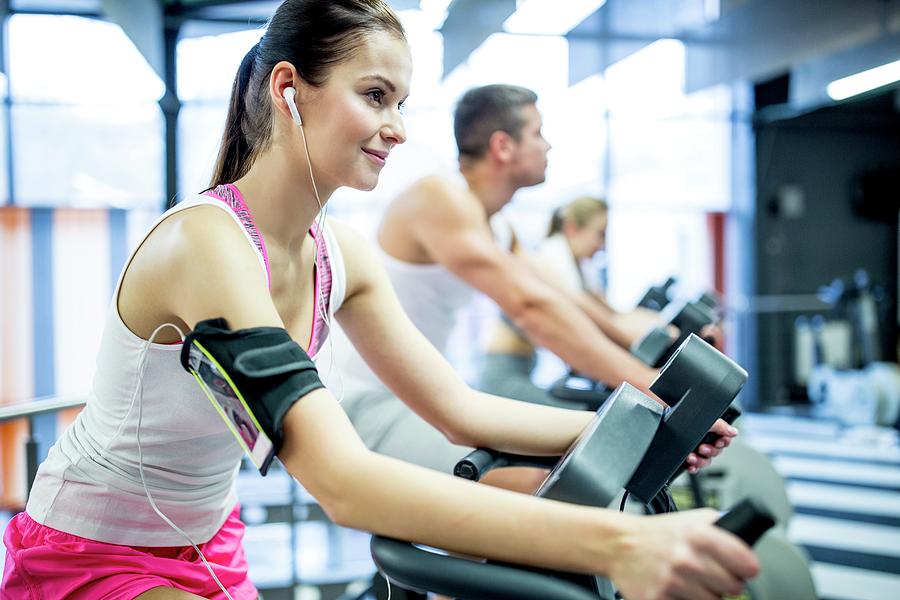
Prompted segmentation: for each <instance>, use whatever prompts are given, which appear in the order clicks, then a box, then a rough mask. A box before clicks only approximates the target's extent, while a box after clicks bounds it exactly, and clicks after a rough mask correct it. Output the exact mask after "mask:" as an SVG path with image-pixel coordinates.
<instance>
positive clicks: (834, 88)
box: [819, 60, 900, 100]
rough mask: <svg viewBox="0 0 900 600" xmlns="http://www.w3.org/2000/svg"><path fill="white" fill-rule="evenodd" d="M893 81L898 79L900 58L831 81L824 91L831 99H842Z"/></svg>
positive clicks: (899, 79)
mask: <svg viewBox="0 0 900 600" xmlns="http://www.w3.org/2000/svg"><path fill="white" fill-rule="evenodd" d="M895 81H900V60H896V61H894V62H892V63H888V64H886V65H881V66H880V67H875V68H874V69H869V70H868V71H863V72H861V73H857V74H856V75H850V76H849V77H844V78H843V79H837V80H835V81H832V82H831V83H829V84H828V87H826V88H825V91H827V92H828V96H829V97H830V98H831V99H832V100H844V99H846V98H849V97H851V96H856V95H858V94H862V93H863V92H868V91H869V90H874V89H875V88H879V87H881V86H883V85H887V84H889V83H894V82H895ZM820 85H821V84H820ZM819 89H822V88H819Z"/></svg>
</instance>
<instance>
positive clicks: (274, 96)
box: [269, 60, 306, 122]
mask: <svg viewBox="0 0 900 600" xmlns="http://www.w3.org/2000/svg"><path fill="white" fill-rule="evenodd" d="M288 88H292V89H293V90H294V92H293V93H291V92H287V93H286V92H285V90H287V89H288ZM305 88H306V85H305V83H304V82H303V80H302V79H300V75H298V74H297V69H295V68H294V65H292V64H291V63H289V62H288V61H286V60H283V61H281V62H278V63H276V64H275V66H274V67H272V74H271V75H270V76H269V99H270V100H271V102H272V105H273V106H274V107H275V110H277V111H278V113H279V114H281V115H283V116H285V117H287V118H289V119H291V120H293V121H295V122H296V121H297V120H299V116H300V113H299V112H297V111H296V110H294V111H292V110H291V107H290V104H289V102H288V96H290V97H291V98H292V99H293V101H294V103H295V107H299V105H300V104H302V100H301V98H302V97H303V94H304V90H305Z"/></svg>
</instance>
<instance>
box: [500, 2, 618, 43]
mask: <svg viewBox="0 0 900 600" xmlns="http://www.w3.org/2000/svg"><path fill="white" fill-rule="evenodd" d="M604 4H606V0H566V2H559V0H519V2H517V3H516V12H514V13H513V14H511V15H510V16H509V18H508V19H506V21H504V23H503V29H504V30H505V31H507V32H509V33H540V34H547V35H563V34H566V33H568V32H569V31H571V30H572V28H574V27H575V26H576V25H578V24H579V23H581V22H582V21H584V20H585V18H587V17H588V16H589V15H590V14H592V13H593V12H594V11H595V10H597V9H598V8H600V7H601V6H603V5H604Z"/></svg>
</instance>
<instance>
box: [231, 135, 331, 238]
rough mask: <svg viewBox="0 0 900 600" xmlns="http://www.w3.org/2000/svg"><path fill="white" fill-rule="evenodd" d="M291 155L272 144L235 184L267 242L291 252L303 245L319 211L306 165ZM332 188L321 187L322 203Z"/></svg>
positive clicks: (325, 200)
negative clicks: (290, 158)
mask: <svg viewBox="0 0 900 600" xmlns="http://www.w3.org/2000/svg"><path fill="white" fill-rule="evenodd" d="M289 156H290V153H288V152H287V151H279V149H278V148H276V147H274V146H273V147H271V148H269V149H268V150H267V151H265V152H263V153H262V154H261V155H260V156H259V157H258V158H257V159H256V160H255V161H254V163H253V166H252V167H251V168H250V170H249V171H248V172H247V173H246V174H245V175H244V176H243V177H241V178H240V179H238V180H237V181H235V182H233V183H234V184H235V186H237V188H238V190H240V192H241V195H243V197H244V201H245V202H246V203H247V206H248V208H249V209H250V212H251V213H252V214H253V220H254V221H255V223H256V226H257V227H258V228H259V229H260V231H261V232H262V234H263V236H264V237H265V239H266V243H267V244H270V245H271V244H272V243H275V244H277V245H278V246H280V247H282V248H284V249H285V250H287V251H289V252H290V251H291V250H292V249H299V248H300V245H301V244H302V243H303V240H304V238H305V237H306V234H307V232H308V231H309V228H310V227H311V226H312V223H313V221H315V219H316V217H317V216H318V214H319V205H318V202H317V200H316V195H315V192H314V191H313V185H312V182H311V181H310V177H309V170H308V169H307V167H306V165H305V164H295V163H291V162H290V161H289V160H288V157H289ZM317 183H318V182H317ZM333 191H334V190H333V189H331V188H330V187H325V188H324V189H323V187H321V186H320V187H319V201H321V203H322V206H324V205H325V203H326V202H327V201H328V198H330V197H331V194H332V193H333Z"/></svg>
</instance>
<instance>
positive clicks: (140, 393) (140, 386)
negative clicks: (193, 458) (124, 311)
mask: <svg viewBox="0 0 900 600" xmlns="http://www.w3.org/2000/svg"><path fill="white" fill-rule="evenodd" d="M166 327H172V328H173V329H175V331H177V332H178V335H179V337H180V338H181V341H182V342H184V332H182V331H181V329H180V328H179V327H178V326H177V325H174V324H172V323H163V324H162V325H160V326H159V327H157V328H156V329H154V330H153V333H151V334H150V338H149V339H148V340H147V341H146V342H144V347H143V349H142V350H141V356H140V358H139V359H138V382H137V386H135V388H134V394H133V395H132V397H131V404H132V406H133V405H134V400H135V397H137V403H138V422H137V436H136V437H137V449H138V470H139V471H140V473H141V484H142V485H143V486H144V493H145V494H146V495H147V500H149V501H150V507H151V508H153V510H154V511H155V512H156V514H157V515H159V518H160V519H162V520H163V521H165V522H166V523H167V524H168V525H169V527H171V528H172V529H174V530H175V531H177V532H178V533H179V534H181V536H182V537H183V538H184V539H186V540H187V542H188V543H189V544H190V545H191V546H192V547H193V548H194V550H196V551H197V554H198V555H199V556H200V560H202V561H203V564H204V565H206V569H207V570H208V571H209V574H210V575H212V578H213V580H215V582H216V584H217V585H218V586H219V589H221V590H222V593H223V594H225V597H227V598H228V600H234V598H232V597H231V594H229V593H228V590H226V589H225V586H224V585H222V582H221V581H219V578H218V577H217V576H216V573H215V571H213V569H212V567H211V566H210V564H209V562H207V560H206V557H205V556H203V552H202V551H201V550H200V548H199V547H197V544H195V543H194V540H192V539H191V536H189V535H188V534H187V533H185V532H184V531H183V530H182V529H181V528H180V527H178V525H176V524H175V523H173V522H172V520H171V519H169V517H167V516H166V515H165V514H163V512H162V511H161V510H160V509H159V507H158V506H157V505H156V502H155V501H154V500H153V496H152V495H151V494H150V488H148V487H147V480H146V479H145V478H144V451H143V449H142V448H141V420H142V417H143V398H144V368H145V367H146V366H147V352H148V351H149V349H150V344H152V343H153V339H154V338H155V337H156V335H157V334H158V333H159V332H160V331H162V330H163V329H164V328H166Z"/></svg>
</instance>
